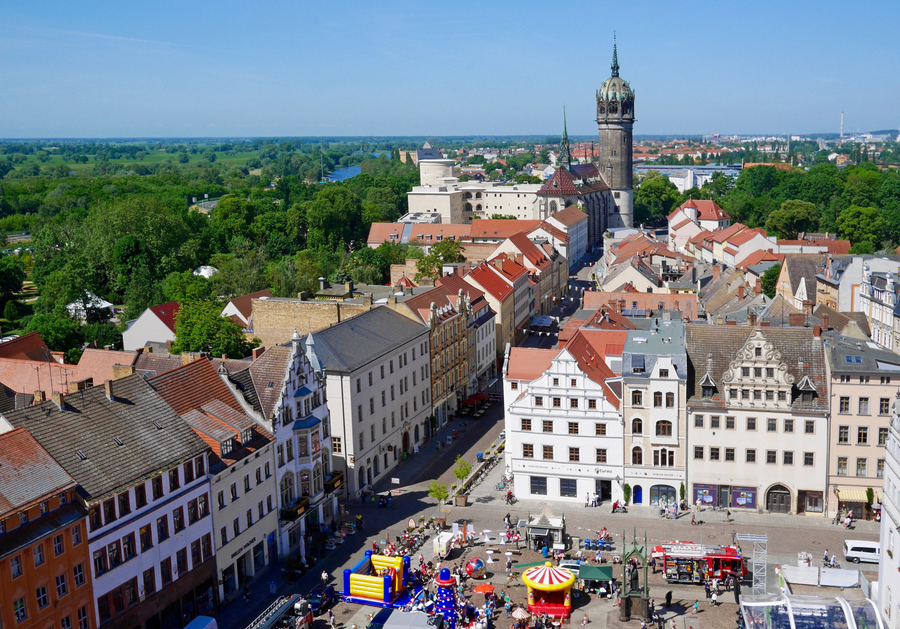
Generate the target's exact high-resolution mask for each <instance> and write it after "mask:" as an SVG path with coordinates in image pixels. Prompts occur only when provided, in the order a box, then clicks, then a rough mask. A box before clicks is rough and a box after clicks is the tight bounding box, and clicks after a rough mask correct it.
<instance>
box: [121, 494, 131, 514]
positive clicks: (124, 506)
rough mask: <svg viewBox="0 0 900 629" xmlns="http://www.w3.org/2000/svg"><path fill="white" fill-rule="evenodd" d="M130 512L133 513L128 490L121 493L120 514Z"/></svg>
mask: <svg viewBox="0 0 900 629" xmlns="http://www.w3.org/2000/svg"><path fill="white" fill-rule="evenodd" d="M129 513H131V500H130V499H129V497H128V492H127V491H126V492H124V493H121V494H119V516H123V515H127V514H129Z"/></svg>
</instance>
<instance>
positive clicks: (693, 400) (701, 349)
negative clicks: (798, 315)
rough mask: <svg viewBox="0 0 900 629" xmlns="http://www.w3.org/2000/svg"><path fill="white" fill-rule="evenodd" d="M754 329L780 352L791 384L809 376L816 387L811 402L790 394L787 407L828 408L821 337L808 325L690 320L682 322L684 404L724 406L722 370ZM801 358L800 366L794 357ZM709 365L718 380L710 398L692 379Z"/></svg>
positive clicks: (821, 410)
mask: <svg viewBox="0 0 900 629" xmlns="http://www.w3.org/2000/svg"><path fill="white" fill-rule="evenodd" d="M757 330H759V331H760V332H761V333H762V335H763V336H764V337H765V338H766V340H767V341H768V342H770V343H771V344H772V347H773V349H774V350H776V351H778V352H779V353H780V354H781V362H783V363H784V365H785V367H786V369H787V372H788V373H789V374H791V375H792V376H794V387H795V388H796V385H798V384H799V383H800V381H801V380H803V377H804V376H809V379H810V381H811V382H812V383H813V385H814V386H815V388H816V395H815V396H814V397H813V401H812V402H803V401H802V398H801V397H800V396H799V395H795V396H793V401H792V403H791V411H794V412H817V413H827V412H828V395H827V385H826V381H825V353H824V348H823V343H822V339H821V338H819V339H817V338H815V337H814V335H813V330H812V329H810V328H759V327H749V326H737V325H703V324H696V323H690V324H688V325H687V326H685V345H686V347H687V352H688V359H689V370H690V371H689V377H688V381H687V386H688V390H687V397H688V404H689V405H690V406H692V407H693V408H698V409H699V408H706V409H724V408H725V389H726V388H727V386H726V385H725V384H723V382H724V376H725V372H726V371H727V370H728V367H729V365H730V364H731V361H733V360H734V359H735V357H736V356H737V353H738V352H739V351H740V349H741V348H742V347H743V346H744V344H745V343H746V342H747V340H748V339H749V338H750V336H752V335H753V334H754V333H755V332H756V331H757ZM800 359H802V367H801V366H799V365H798V361H800ZM707 368H708V369H709V372H710V374H711V375H712V378H713V380H714V381H715V382H716V383H718V386H717V387H716V389H715V391H714V394H713V397H712V398H704V397H702V395H701V393H700V391H699V387H697V386H696V383H697V382H699V380H700V379H701V378H702V377H703V375H704V374H705V373H706V372H707Z"/></svg>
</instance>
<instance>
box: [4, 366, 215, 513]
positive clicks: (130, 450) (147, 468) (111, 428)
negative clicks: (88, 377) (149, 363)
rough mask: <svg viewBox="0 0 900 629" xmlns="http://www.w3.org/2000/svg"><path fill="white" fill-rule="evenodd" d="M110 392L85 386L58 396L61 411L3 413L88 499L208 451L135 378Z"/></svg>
mask: <svg viewBox="0 0 900 629" xmlns="http://www.w3.org/2000/svg"><path fill="white" fill-rule="evenodd" d="M113 396H114V397H115V400H114V401H110V400H108V399H107V398H106V394H105V390H104V387H91V388H88V389H85V390H84V391H78V392H76V393H72V394H70V395H66V396H64V397H63V402H64V410H60V409H59V407H57V406H56V404H55V403H54V402H52V401H49V402H44V403H42V404H40V405H36V406H31V407H29V408H27V409H22V410H18V411H13V412H12V413H9V414H7V415H6V419H7V420H8V421H9V423H11V424H12V425H13V426H16V427H22V428H27V429H28V431H29V432H31V434H32V435H33V436H34V438H35V439H36V440H37V441H38V443H40V444H41V446H43V448H44V449H45V450H47V452H49V453H50V456H52V457H53V458H54V459H56V461H57V462H58V463H59V464H60V465H61V466H62V467H63V469H65V470H66V472H68V473H69V475H70V476H72V478H74V479H75V481H76V482H78V484H79V485H81V487H82V489H83V491H84V492H85V494H86V495H87V500H88V502H89V503H90V502H94V501H98V500H102V499H104V498H107V497H109V496H111V495H114V494H116V493H118V492H120V491H121V490H122V489H124V488H126V487H130V486H131V485H133V484H135V483H136V482H140V481H142V480H146V479H148V478H150V477H151V476H154V475H156V474H158V473H159V472H161V471H164V470H167V469H169V468H171V467H173V466H175V465H178V464H180V463H182V462H183V461H186V460H188V459H190V458H192V457H194V456H198V455H200V454H201V453H203V452H205V451H206V450H207V449H208V448H207V446H206V444H204V443H203V441H202V440H201V439H200V438H199V437H198V436H197V435H196V434H195V433H194V431H193V430H191V428H190V426H188V425H187V424H186V423H185V421H184V420H183V419H181V417H179V416H178V415H177V414H176V413H175V411H174V410H172V407H170V406H169V405H168V404H166V403H165V401H164V400H163V399H162V398H161V397H160V396H159V394H157V393H156V391H154V390H153V388H152V387H151V386H150V385H149V384H148V383H147V382H146V381H145V380H144V379H143V378H142V377H141V376H139V375H137V374H134V375H130V376H127V377H125V378H122V379H120V380H116V381H114V382H113ZM157 426H159V427H157ZM115 439H119V440H120V441H121V442H122V445H118V444H117V443H116V441H115ZM78 452H81V453H82V454H83V455H84V457H85V458H84V460H82V458H81V457H79V455H78V454H77V453H78Z"/></svg>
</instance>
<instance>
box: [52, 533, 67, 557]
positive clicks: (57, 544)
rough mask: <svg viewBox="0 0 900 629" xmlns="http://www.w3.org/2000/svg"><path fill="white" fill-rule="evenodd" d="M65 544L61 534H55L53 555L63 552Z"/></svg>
mask: <svg viewBox="0 0 900 629" xmlns="http://www.w3.org/2000/svg"><path fill="white" fill-rule="evenodd" d="M65 549H66V548H65V544H63V536H62V535H57V536H55V537H54V538H53V555H54V556H56V557H58V556H60V555H62V554H63V551H64V550H65Z"/></svg>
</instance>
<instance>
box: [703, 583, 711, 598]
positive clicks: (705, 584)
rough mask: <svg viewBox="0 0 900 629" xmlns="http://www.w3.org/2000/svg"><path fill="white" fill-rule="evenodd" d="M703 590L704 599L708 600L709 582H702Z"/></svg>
mask: <svg viewBox="0 0 900 629" xmlns="http://www.w3.org/2000/svg"><path fill="white" fill-rule="evenodd" d="M703 589H704V590H706V598H709V594H710V589H709V581H704V582H703Z"/></svg>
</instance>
